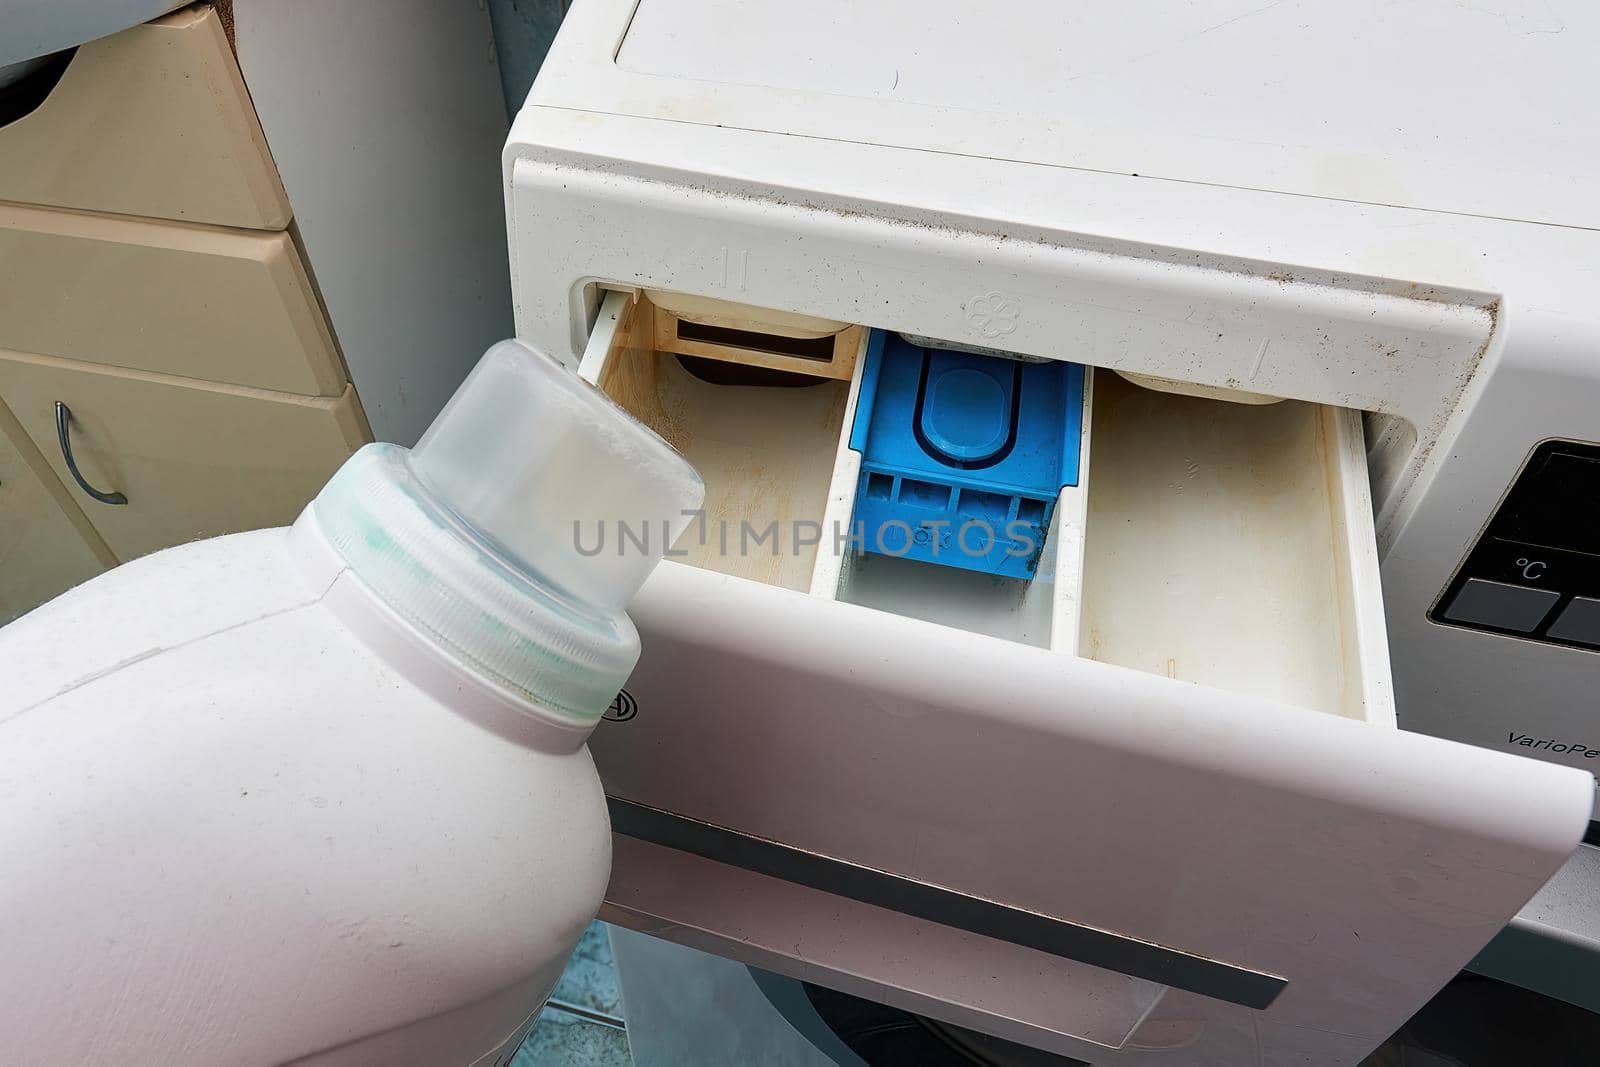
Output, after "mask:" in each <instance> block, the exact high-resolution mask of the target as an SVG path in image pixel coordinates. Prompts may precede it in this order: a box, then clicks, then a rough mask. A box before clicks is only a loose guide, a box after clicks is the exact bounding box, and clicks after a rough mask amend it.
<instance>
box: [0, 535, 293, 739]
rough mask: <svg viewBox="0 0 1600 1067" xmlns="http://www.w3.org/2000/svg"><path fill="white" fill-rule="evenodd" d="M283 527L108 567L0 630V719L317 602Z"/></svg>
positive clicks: (177, 549) (159, 553) (172, 550)
mask: <svg viewBox="0 0 1600 1067" xmlns="http://www.w3.org/2000/svg"><path fill="white" fill-rule="evenodd" d="M288 532H289V531H288V527H283V528H278V529H268V530H252V531H250V532H248V533H240V534H231V535H229V536H226V537H216V538H211V539H209V540H205V541H194V542H191V543H189V544H184V545H178V546H177V547H175V548H169V549H165V550H163V551H161V552H155V553H152V554H150V555H148V556H143V557H141V558H139V559H136V560H131V561H129V562H127V563H124V564H122V565H121V566H119V567H115V568H113V569H111V570H109V571H106V572H105V573H104V574H101V575H98V576H96V577H94V578H91V579H90V580H89V581H87V582H85V583H83V584H82V585H79V586H77V587H75V588H73V589H69V590H68V591H67V592H65V593H63V594H61V595H60V596H58V597H56V598H55V599H54V600H51V601H49V602H47V603H45V604H42V605H40V606H39V607H37V608H35V609H34V610H33V611H31V612H29V613H28V614H26V615H24V616H22V617H21V618H20V619H17V620H16V621H14V622H12V623H11V624H10V625H8V626H5V627H0V673H3V674H4V675H5V676H6V678H7V685H6V686H5V691H4V693H3V695H0V720H4V719H5V718H7V717H9V715H10V714H14V713H15V712H16V711H17V710H19V709H21V708H25V707H29V706H31V705H33V704H36V703H38V702H39V701H42V700H45V699H48V698H49V697H50V696H52V695H53V694H56V693H60V692H62V691H64V690H66V689H70V688H72V687H74V686H76V685H80V684H83V683H84V682H85V681H86V680H89V679H93V678H96V677H99V676H101V675H103V674H106V673H108V672H110V671H113V670H116V669H117V668H118V667H119V666H121V665H122V664H126V663H130V662H134V661H136V660H139V659H143V658H147V657H149V656H153V655H157V654H159V653H160V652H162V651H163V650H166V649H172V648H177V647H181V646H183V645H185V644H188V643H189V642H191V641H196V640H200V639H202V638H205V637H207V636H208V635H211V634H214V633H217V632H219V631H222V630H226V629H230V628H232V627H236V626H240V625H245V624H248V623H249V622H251V621H252V620H255V619H259V618H263V617H267V616H270V615H274V614H277V613H280V612H284V611H290V610H293V609H294V608H297V607H301V606H303V605H306V604H309V603H312V602H313V601H315V600H316V599H317V597H318V595H319V593H318V591H317V590H316V589H314V588H313V586H312V584H311V583H310V582H309V581H308V580H307V578H306V576H305V575H304V573H303V572H302V571H301V570H300V569H299V568H297V567H296V566H295V565H294V562H293V559H292V558H291V554H290V551H289V546H288Z"/></svg>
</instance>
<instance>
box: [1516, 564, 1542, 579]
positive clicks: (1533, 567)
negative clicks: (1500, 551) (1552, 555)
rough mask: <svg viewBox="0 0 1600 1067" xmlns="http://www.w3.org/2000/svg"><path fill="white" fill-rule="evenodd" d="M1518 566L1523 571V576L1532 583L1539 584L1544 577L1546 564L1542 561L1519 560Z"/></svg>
mask: <svg viewBox="0 0 1600 1067" xmlns="http://www.w3.org/2000/svg"><path fill="white" fill-rule="evenodd" d="M1517 566H1518V568H1520V569H1521V571H1522V576H1523V577H1524V578H1526V579H1528V581H1530V582H1537V581H1538V580H1539V579H1540V578H1542V577H1544V570H1545V562H1544V560H1542V559H1527V558H1523V559H1519V560H1517Z"/></svg>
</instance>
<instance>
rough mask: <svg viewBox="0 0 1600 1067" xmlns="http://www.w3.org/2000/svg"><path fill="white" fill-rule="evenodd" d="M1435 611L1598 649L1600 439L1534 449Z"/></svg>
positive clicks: (1438, 616)
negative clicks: (1594, 442)
mask: <svg viewBox="0 0 1600 1067" xmlns="http://www.w3.org/2000/svg"><path fill="white" fill-rule="evenodd" d="M1429 618H1431V619H1432V620H1433V621H1434V622H1438V623H1444V624H1446V625H1450V626H1466V627H1470V628H1471V629H1475V630H1489V631H1492V632H1495V633H1504V634H1516V635H1517V636H1519V637H1525V638H1532V639H1533V640H1536V641H1548V642H1551V643H1553V644H1561V645H1572V646H1574V647H1578V648H1593V649H1600V446H1596V445H1587V444H1578V443H1576V442H1572V441H1546V442H1544V443H1543V444H1541V445H1540V446H1539V447H1538V448H1536V449H1534V451H1533V454H1532V455H1531V456H1529V457H1528V462H1527V463H1526V464H1525V465H1524V466H1523V468H1522V473H1521V474H1519V475H1518V476H1517V480H1516V482H1515V483H1514V484H1513V485H1512V486H1511V491H1510V492H1509V493H1507V494H1506V496H1505V499H1504V500H1502V501H1501V502H1500V506H1499V508H1498V509H1496V511H1495V513H1494V517H1493V518H1492V519H1490V520H1489V525H1488V526H1487V527H1486V528H1485V529H1484V531H1483V533H1482V535H1480V536H1479V538H1478V542H1477V544H1475V545H1474V546H1473V547H1472V551H1471V552H1469V553H1468V555H1467V559H1466V562H1465V563H1464V564H1463V565H1462V567H1461V569H1460V570H1459V571H1458V572H1457V573H1456V576H1455V577H1454V578H1453V579H1451V582H1450V585H1449V586H1448V587H1447V588H1446V589H1445V591H1444V595H1443V596H1441V597H1440V598H1439V600H1438V603H1437V604H1435V606H1434V608H1433V610H1432V611H1431V612H1430V613H1429Z"/></svg>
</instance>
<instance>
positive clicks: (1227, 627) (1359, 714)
mask: <svg viewBox="0 0 1600 1067" xmlns="http://www.w3.org/2000/svg"><path fill="white" fill-rule="evenodd" d="M662 314H666V315H668V316H669V317H676V313H675V312H671V311H667V312H662V311H661V310H660V309H658V308H656V307H655V306H654V304H653V303H652V300H651V298H650V296H649V295H648V294H637V295H634V296H624V295H621V294H612V295H610V296H608V297H607V298H606V300H605V302H604V304H603V305H602V309H601V313H600V320H599V322H598V323H597V325H596V327H595V330H594V333H593V338H592V340H591V343H590V346H589V348H588V350H587V352H586V355H585V357H584V359H583V362H582V364H581V367H580V371H581V372H582V373H583V374H585V375H586V376H587V377H589V378H590V379H591V380H594V381H596V382H598V384H599V385H600V386H601V388H603V389H604V390H606V391H607V392H608V393H609V394H610V395H611V396H613V398H615V399H616V400H617V401H618V402H619V403H621V404H622V405H623V406H625V407H627V408H628V409H629V410H630V411H632V412H634V414H636V415H638V416H639V417H641V418H643V419H644V420H645V421H646V422H648V423H650V424H651V425H652V426H654V427H655V428H656V429H657V430H658V431H659V432H661V433H662V435H663V436H664V437H666V439H667V440H668V441H669V442H671V443H672V444H673V445H675V446H676V447H678V448H679V449H680V450H681V451H682V452H683V453H684V454H685V455H686V456H687V457H688V458H689V459H690V460H691V462H693V463H695V465H696V466H697V467H698V468H699V469H700V471H701V473H702V474H703V475H704V477H705V479H706V484H707V499H706V514H705V521H704V523H703V524H701V529H700V530H698V531H697V530H696V529H694V528H693V527H691V530H690V531H689V532H688V533H686V534H685V536H684V539H683V540H681V541H680V542H679V543H678V545H677V546H676V547H675V550H674V554H673V555H674V557H675V558H669V560H668V561H667V562H665V563H663V564H662V565H661V567H660V568H659V569H658V571H657V573H656V574H655V575H654V576H653V577H652V578H651V580H650V581H649V582H648V583H647V584H646V586H645V588H644V589H643V590H642V591H641V593H640V594H639V596H638V597H637V598H636V600H635V601H634V603H633V604H632V606H631V607H630V613H631V614H632V616H633V618H634V619H635V621H636V623H637V624H638V627H639V630H640V634H641V637H642V640H643V645H644V652H643V656H642V658H641V660H640V663H639V666H638V669H637V670H636V671H635V673H634V675H633V677H632V678H631V679H630V681H629V682H628V686H627V690H626V692H625V693H624V694H623V695H621V696H619V698H618V702H617V704H616V706H615V707H614V709H613V713H612V714H611V715H610V716H609V718H610V719H612V720H613V721H608V722H604V723H602V724H601V726H600V727H599V729H598V730H597V731H596V733H595V735H594V737H593V739H592V741H591V748H592V750H593V752H594V756H595V760H596V762H597V764H598V766H599V768H600V772H601V776H602V779H603V781H604V783H605V786H606V790H607V793H608V795H609V796H610V797H611V798H612V818H613V828H614V831H615V834H616V840H615V866H614V873H613V878H612V883H611V887H610V891H609V894H608V904H607V910H606V912H605V913H604V914H605V915H606V917H608V918H610V919H612V920H613V921H618V922H624V923H627V924H629V925H632V926H635V927H637V928H639V929H643V930H646V931H648V932H653V933H657V934H660V935H662V936H666V937H670V938H673V939H675V940H679V941H683V942H685V943H689V944H693V945H696V946H697V947H701V948H706V949H710V950H712V951H716V952H720V953H722V954H724V955H729V956H732V957H733V958H736V959H742V960H745V961H746V962H751V963H755V964H759V965H761V966H763V967H766V968H769V969H773V970H777V971H780V972H783V973H787V974H791V975H794V976H796V977H801V978H805V979H808V980H811V981H816V982H820V983H822V984H825V985H830V986H833V987H835V988H839V989H842V990H845V991H847V992H852V993H856V994H857V995H862V996H867V997H871V998H874V999H878V1000H884V1001H887V1002H889V1003H893V1004H895V1005H897V1006H900V1007H905V1008H908V1009H909V1010H913V1011H918V1012H922V1013H924V1014H928V1015H932V1016H935V1017H938V1018H942V1019H945V1020H947V1021H950V1022H954V1023H957V1024H960V1025H965V1026H970V1027H974V1028H976V1029H980V1030H984V1031H986V1032H989V1033H994V1034H998V1035H999V1036H1003V1037H1008V1038H1011V1039H1013V1040H1019V1041H1023V1042H1026V1043H1028V1044H1031V1045H1038V1046H1040V1047H1045V1048H1052V1049H1054V1050H1056V1051H1058V1052H1061V1053H1063V1054H1067V1055H1072V1056H1077V1057H1079V1058H1083V1059H1087V1060H1089V1061H1091V1062H1119V1063H1120V1062H1133V1061H1137V1060H1139V1059H1141V1058H1142V1057H1145V1056H1153V1057H1157V1058H1159V1057H1160V1055H1161V1054H1162V1050H1171V1049H1175V1048H1183V1049H1185V1050H1187V1052H1186V1055H1192V1056H1194V1057H1195V1058H1194V1059H1193V1060H1192V1061H1188V1062H1217V1063H1232V1062H1254V1058H1255V1057H1256V1055H1257V1054H1258V1053H1260V1052H1262V1051H1263V1050H1265V1049H1271V1050H1275V1051H1274V1055H1275V1056H1276V1055H1281V1054H1282V1050H1285V1049H1289V1050H1297V1051H1296V1054H1297V1055H1300V1056H1301V1057H1302V1058H1308V1059H1307V1060H1306V1061H1307V1062H1317V1063H1340V1062H1355V1061H1356V1060H1358V1059H1359V1058H1360V1057H1361V1056H1362V1055H1364V1054H1365V1052H1366V1051H1368V1050H1370V1049H1371V1048H1372V1047H1374V1046H1375V1045H1376V1044H1378V1043H1379V1042H1380V1041H1381V1040H1382V1039H1383V1038H1384V1037H1386V1036H1387V1035H1388V1034H1389V1033H1390V1032H1392V1031H1393V1030H1394V1029H1396V1028H1397V1027H1398V1026H1399V1025H1400V1024H1401V1023H1403V1022H1404V1021H1405V1019H1406V1018H1407V1017H1408V1016H1409V1015H1410V1014H1411V1013H1412V1012H1413V1011H1414V1010H1415V1009H1416V1008H1418V1007H1419V1006H1420V1005H1421V1004H1422V1003H1423V1002H1424V1001H1425V1000H1426V999H1427V998H1428V996H1429V995H1431V993H1432V992H1433V991H1434V990H1435V989H1436V988H1438V986H1440V985H1441V984H1442V983H1443V982H1444V981H1445V980H1446V979H1447V978H1448V977H1449V976H1451V975H1452V974H1454V973H1455V972H1456V971H1457V970H1458V969H1459V968H1460V967H1461V966H1462V965H1463V964H1465V963H1466V962H1467V961H1468V960H1469V959H1470V958H1471V957H1472V956H1473V955H1474V954H1475V953H1476V952H1477V950H1478V949H1479V948H1480V947H1481V946H1482V945H1483V944H1484V943H1486V942H1487V941H1488V940H1489V938H1490V937H1492V936H1493V935H1494V934H1495V933H1496V932H1497V931H1498V929H1499V928H1500V927H1501V926H1502V925H1503V924H1504V922H1505V921H1506V920H1507V919H1509V918H1510V916H1511V915H1513V914H1514V913H1515V912H1516V911H1517V909H1518V908H1519V907H1520V906H1521V905H1522V904H1523V903H1524V902H1525V901H1526V900H1527V899H1528V897H1530V896H1531V895H1532V894H1533V893H1534V892H1535V891H1536V890H1537V889H1538V888H1539V886H1540V885H1541V884H1542V883H1543V881H1544V880H1545V879H1546V878H1547V877H1548V876H1549V875H1550V873H1552V872H1553V871H1554V870H1555V869H1556V868H1557V867H1559V866H1560V863H1561V861H1562V860H1563V859H1564V857H1565V855H1566V854H1567V853H1568V852H1569V851H1570V849H1571V848H1572V847H1573V845H1574V843H1575V842H1576V840H1577V837H1578V835H1579V834H1580V833H1581V832H1582V827H1583V825H1584V824H1585V822H1586V819H1587V812H1588V807H1589V798H1590V789H1591V787H1590V783H1589V780H1588V777H1587V776H1585V775H1581V774H1576V773H1569V772H1566V771H1563V770H1561V769H1558V768H1553V767H1546V766H1540V765H1536V764H1534V763H1532V762H1530V761H1524V760H1518V759H1516V758H1513V757H1509V756H1504V755H1501V754H1497V753H1492V752H1488V751H1484V750H1480V749H1474V748H1469V747H1466V746H1461V745H1456V744H1452V743H1448V742H1444V741H1440V740H1437V739H1434V738H1429V737H1422V736H1414V735H1409V734H1402V733H1400V732H1398V731H1397V730H1396V729H1395V728H1394V714H1393V707H1392V703H1391V699H1390V695H1389V669H1388V659H1387V650H1386V644H1385V640H1384V631H1383V614H1382V605H1381V599H1380V591H1379V588H1378V577H1377V574H1378V572H1377V559H1376V549H1375V545H1374V535H1373V524H1372V517H1371V508H1370V502H1369V500H1368V496H1367V488H1366V475H1365V468H1364V459H1363V451H1362V448H1361V438H1360V427H1359V422H1358V419H1357V416H1356V415H1355V413H1353V412H1349V411H1344V410H1339V409H1333V408H1327V407H1320V406H1316V405H1309V404H1302V403H1294V402H1281V403H1269V404H1241V403H1231V402H1227V401H1223V400H1217V399H1208V398H1204V397H1196V396H1185V395H1177V394H1174V393H1170V392H1162V391H1156V390H1152V389H1147V388H1143V387H1141V386H1138V385H1134V384H1131V383H1129V382H1127V381H1124V380H1122V379H1121V378H1119V377H1118V376H1116V375H1114V374H1111V373H1107V372H1104V371H1094V370H1093V369H1092V367H1091V368H1090V369H1089V370H1088V371H1087V372H1086V374H1085V381H1084V388H1083V390H1082V393H1081V397H1080V398H1079V399H1076V400H1074V403H1076V404H1081V408H1075V409H1074V410H1075V411H1076V412H1077V414H1078V416H1079V421H1078V423H1077V424H1076V425H1077V427H1078V433H1079V434H1080V437H1079V440H1078V441H1077V464H1076V469H1075V472H1074V475H1073V477H1072V478H1071V481H1070V484H1064V485H1063V487H1062V488H1061V490H1060V494H1059V497H1058V498H1057V499H1056V500H1055V502H1054V506H1053V509H1052V510H1051V512H1050V517H1049V537H1048V539H1047V541H1046V543H1045V549H1044V552H1043V553H1042V554H1041V555H1040V557H1039V558H1038V560H1037V566H1036V570H1035V571H1034V573H1033V576H1032V578H1031V580H1018V579H1015V578H1007V577H1000V576H996V575H992V574H985V573H979V572H977V571H974V570H972V569H966V568H959V567H949V566H936V565H929V564H925V563H922V562H919V561H916V560H911V559H904V558H895V557H892V556H886V555H882V554H873V553H867V554H864V555H863V554H860V553H858V552H857V551H855V548H854V546H852V545H850V544H849V543H841V542H840V541H839V540H838V539H837V538H836V537H835V536H834V533H833V530H832V529H831V527H832V526H833V524H834V523H836V522H837V521H838V520H840V519H841V518H842V519H843V520H844V521H845V524H846V526H848V524H849V520H850V518H851V516H852V514H853V511H854V508H855V505H856V501H857V499H858V489H859V487H860V484H861V478H862V463H863V459H862V455H861V453H860V452H859V451H858V450H857V449H856V448H854V447H852V445H853V444H855V443H859V440H857V441H853V440H852V437H853V435H852V429H853V427H854V423H855V421H856V415H857V412H858V410H859V409H860V408H861V405H862V403H863V401H862V393H863V385H862V382H863V375H864V374H865V373H867V371H868V368H869V367H870V366H871V364H872V361H873V356H872V350H871V345H872V341H871V337H872V336H874V335H872V334H870V333H868V332H865V331H862V332H859V333H857V334H855V335H849V334H847V332H846V331H849V330H853V329H858V328H857V327H852V326H847V325H845V324H835V325H836V326H837V327H838V328H837V329H835V330H834V331H833V332H827V331H826V330H825V329H823V327H821V326H817V325H815V324H813V325H812V326H811V327H810V328H808V330H807V331H805V332H810V333H813V334H816V336H820V337H823V338H827V339H830V341H831V348H830V347H829V346H828V345H823V344H817V345H813V346H811V347H809V348H808V347H807V346H806V345H793V344H790V343H789V342H788V341H773V340H771V337H773V336H783V335H780V334H775V333H772V332H771V331H768V332H767V333H766V334H764V335H763V334H762V331H760V330H746V331H743V336H740V335H738V329H737V323H735V324H733V325H729V324H727V323H721V324H720V325H716V326H714V330H713V332H712V333H710V334H705V333H703V331H698V330H697V329H691V331H690V332H691V333H696V332H700V335H701V337H702V338H705V337H709V338H710V339H711V340H710V341H705V340H701V341H700V342H698V343H700V344H713V345H721V346H723V349H722V350H720V351H716V352H712V353H711V355H710V357H709V359H708V358H705V357H703V356H696V355H692V354H691V355H688V356H687V358H686V356H685V353H682V352H675V351H673V350H672V349H673V347H675V341H674V340H673V338H674V337H676V336H679V335H680V334H681V330H680V328H679V327H678V326H673V327H672V328H671V329H670V330H663V329H662V327H661V324H660V322H659V321H658V316H659V315H662ZM715 329H724V330H733V331H735V332H734V333H717V332H715ZM818 330H822V331H823V332H821V333H817V331H818ZM791 332H792V331H791ZM815 339H816V337H813V338H812V340H815ZM852 345H853V346H855V347H854V348H853V353H854V355H853V359H854V362H852V363H850V364H849V366H850V377H849V380H848V381H847V380H845V378H844V377H842V376H841V372H840V371H839V369H838V368H839V367H840V366H841V365H843V363H845V362H848V361H849V360H850V359H851V358H852V356H851V354H850V353H849V352H846V351H845V350H846V349H851V346H852ZM663 346H666V347H665V348H664V347H663ZM745 346H751V347H754V348H757V349H760V348H774V349H785V348H786V349H787V350H788V352H787V354H788V355H791V356H797V358H800V359H811V360H814V361H816V362H817V363H818V364H822V363H824V362H825V363H827V365H828V367H829V369H828V370H826V371H824V370H822V369H820V367H819V368H818V369H815V370H812V371H810V372H809V373H808V372H807V369H806V367H805V366H803V365H801V364H793V363H791V364H787V365H786V369H785V370H783V371H780V372H777V376H776V377H774V376H773V375H772V367H771V366H770V365H769V366H755V367H752V366H750V365H747V364H745V363H743V362H742V361H741V359H740V356H739V353H738V351H737V350H738V349H740V348H741V347H745ZM825 349H826V350H827V351H826V352H825V351H824V350H825ZM699 351H700V352H702V353H705V352H707V351H710V350H709V349H700V350H699ZM807 352H810V353H811V354H810V355H806V354H805V353H807ZM1063 357H1064V358H1068V357H1070V358H1074V359H1077V360H1079V361H1081V362H1082V363H1085V364H1092V363H1093V359H1092V358H1091V357H1092V353H1083V352H1076V353H1071V352H1064V353H1063ZM757 371H759V372H760V373H756V372H757ZM869 392H870V390H869ZM855 436H856V437H857V439H859V435H855ZM817 527H820V528H821V531H820V535H819V533H818V531H817V529H816V528H817ZM744 528H748V529H750V530H753V531H756V532H757V533H760V534H762V536H761V538H760V540H759V541H758V542H755V541H752V540H751V538H750V537H748V536H746V537H745V538H744V539H743V540H741V530H742V529H744ZM769 531H773V532H769ZM1269 1058H1271V1057H1269Z"/></svg>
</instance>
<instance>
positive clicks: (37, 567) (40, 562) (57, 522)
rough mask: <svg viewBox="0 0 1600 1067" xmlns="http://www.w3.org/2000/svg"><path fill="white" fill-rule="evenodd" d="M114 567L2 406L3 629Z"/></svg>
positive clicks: (0, 599)
mask: <svg viewBox="0 0 1600 1067" xmlns="http://www.w3.org/2000/svg"><path fill="white" fill-rule="evenodd" d="M116 562H117V561H116V559H115V558H113V557H112V555H111V552H110V550H109V549H107V548H106V546H105V543H104V542H103V541H101V540H100V537H99V535H98V534H96V533H95V532H94V530H93V529H92V528H91V527H90V526H89V523H88V520H86V519H85V518H84V516H83V514H82V512H80V511H79V510H78V506H77V505H76V504H75V503H73V502H72V500H71V498H70V497H69V496H68V495H67V493H66V490H65V489H64V488H62V486H61V484H60V482H58V481H57V480H56V477H55V475H54V474H52V473H51V471H50V468H49V465H48V464H47V463H46V462H45V459H44V456H43V455H42V454H41V453H40V452H39V450H38V449H37V448H36V447H34V444H33V441H32V440H30V439H29V438H28V435H27V433H26V432H25V431H24V430H23V429H22V426H21V424H19V423H18V422H17V419H16V416H14V415H13V414H12V413H11V411H10V409H9V408H7V407H6V406H5V405H4V404H3V403H0V626H3V625H5V624H6V623H8V622H10V621H11V620H12V619H14V618H16V617H17V616H19V615H23V614H26V613H27V612H29V611H31V610H32V609H34V608H36V607H38V606H39V605H40V604H43V603H44V602H45V601H46V600H49V599H50V598H51V597H53V596H55V595H56V594H58V593H63V592H65V591H66V590H68V589H70V588H72V587H73V586H75V585H77V584H78V583H79V582H82V581H86V580H87V579H89V578H92V577H94V576H95V575H96V574H98V573H100V572H101V571H102V570H104V569H105V568H106V567H108V566H112V565H113V564H115V563H116Z"/></svg>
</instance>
